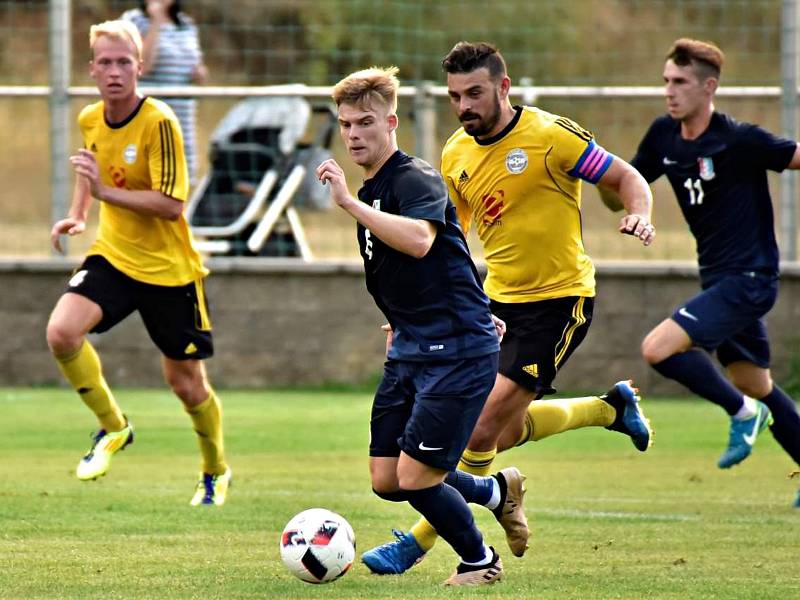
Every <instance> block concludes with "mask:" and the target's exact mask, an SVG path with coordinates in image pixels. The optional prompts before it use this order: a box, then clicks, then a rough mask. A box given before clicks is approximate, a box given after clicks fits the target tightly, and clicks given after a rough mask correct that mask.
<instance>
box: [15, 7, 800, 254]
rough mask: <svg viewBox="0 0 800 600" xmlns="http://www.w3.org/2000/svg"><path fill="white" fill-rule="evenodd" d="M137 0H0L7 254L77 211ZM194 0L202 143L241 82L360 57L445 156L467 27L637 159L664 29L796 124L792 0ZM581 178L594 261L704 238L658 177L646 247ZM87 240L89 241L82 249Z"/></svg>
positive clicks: (774, 124)
mask: <svg viewBox="0 0 800 600" xmlns="http://www.w3.org/2000/svg"><path fill="white" fill-rule="evenodd" d="M138 4H139V3H138V2H123V1H119V0H112V1H108V2H101V1H89V0H84V1H82V2H79V3H77V2H75V3H74V2H70V1H69V0H52V1H50V2H47V1H44V0H27V1H26V0H19V1H10V0H5V1H4V0H0V119H2V120H3V125H4V127H2V128H0V146H1V147H2V148H3V150H2V152H3V153H4V156H3V160H2V162H0V176H2V179H3V181H4V185H3V187H2V188H1V189H0V218H2V219H3V223H4V225H5V228H6V235H5V236H4V239H3V240H2V241H0V254H5V255H8V254H45V253H47V252H48V248H47V232H48V230H49V223H50V222H51V220H52V219H54V218H56V217H59V216H60V215H62V214H64V213H65V212H66V207H67V205H68V203H69V200H70V197H69V196H70V190H71V174H70V172H69V170H68V163H67V160H66V157H67V156H68V154H69V153H70V148H74V147H77V146H78V145H79V144H80V141H79V140H78V137H77V131H76V129H77V127H76V125H75V117H76V115H77V112H78V110H79V109H80V107H81V106H82V105H84V104H86V103H87V102H89V101H90V99H91V98H93V97H94V96H95V91H94V88H93V87H92V86H91V85H90V84H91V81H90V80H89V79H88V77H87V68H86V62H87V60H88V40H87V33H88V27H89V25H90V24H92V23H95V22H99V21H102V20H105V19H109V18H116V17H118V16H119V15H121V14H122V12H124V11H125V10H127V9H130V8H134V7H135V6H137V5H138ZM184 4H185V8H186V10H187V12H188V13H189V14H190V15H191V16H192V17H193V19H194V20H195V21H196V23H197V25H198V28H199V30H200V35H201V42H202V46H203V50H204V54H205V60H206V62H207V64H208V65H209V69H210V72H211V81H210V85H208V86H205V87H199V88H186V89H181V90H172V92H175V93H177V94H186V95H191V96H194V97H197V98H198V99H199V122H198V131H197V134H198V140H199V147H200V148H201V149H205V148H206V147H207V143H208V139H209V136H210V135H211V132H212V131H213V129H214V127H215V126H216V124H217V123H218V122H219V121H220V119H221V118H222V117H223V116H224V115H225V114H226V113H227V112H228V111H229V110H230V108H231V106H233V105H234V104H235V103H236V102H237V101H238V100H239V99H241V98H242V97H246V96H263V95H265V94H277V93H280V94H282V95H285V94H287V93H288V94H298V95H302V96H305V97H308V98H325V97H327V95H328V93H329V88H330V85H331V84H332V83H335V82H336V81H337V80H338V79H339V78H340V77H342V76H343V75H345V74H346V73H348V72H350V71H352V70H354V69H358V68H363V67H365V66H369V65H371V64H396V65H398V66H399V67H400V69H401V77H402V78H403V81H404V84H405V85H404V87H403V89H402V92H401V107H400V117H401V123H402V125H401V129H400V142H401V146H403V147H404V148H406V149H407V150H409V151H414V152H415V153H417V154H419V155H421V156H423V157H425V158H426V159H428V160H429V161H430V162H431V163H432V164H434V165H438V162H439V161H438V153H439V151H440V149H441V145H442V143H443V141H444V140H445V139H447V137H448V135H449V134H450V133H451V132H452V131H453V130H454V129H455V127H456V121H455V120H454V118H453V117H452V115H451V114H450V112H449V107H448V106H447V102H446V99H445V97H446V92H445V90H444V88H443V87H442V86H441V82H442V76H441V73H440V68H439V62H440V60H441V57H442V56H443V55H444V54H445V53H446V52H447V50H448V49H449V48H450V47H451V46H452V45H453V44H454V43H455V42H456V41H458V40H459V39H471V40H476V39H485V40H489V41H492V42H494V43H496V44H497V45H499V47H500V48H501V50H502V51H503V54H504V56H505V57H506V59H507V62H508V64H509V70H510V75H511V76H512V80H513V85H514V88H513V89H514V91H515V94H516V95H517V98H516V99H517V100H518V101H521V102H525V103H536V104H537V105H539V106H541V107H543V108H545V109H546V110H550V111H552V112H556V113H559V114H564V115H567V116H570V117H571V118H573V119H575V120H577V121H578V122H580V123H581V124H582V125H584V126H585V127H587V128H589V129H591V130H592V131H594V132H595V134H596V135H597V137H598V139H599V140H600V141H601V143H603V145H604V146H605V147H607V148H608V149H610V150H611V151H613V152H615V153H616V154H619V155H620V156H623V157H625V158H629V157H630V156H631V155H632V154H633V152H634V151H635V144H636V143H637V142H638V140H639V139H640V137H641V135H642V134H643V132H644V130H645V128H646V127H647V125H648V123H649V122H650V121H651V120H652V118H653V117H654V116H656V115H657V114H660V113H661V112H663V101H662V100H660V98H661V95H662V89H661V87H660V85H659V84H660V74H661V67H662V64H663V56H664V54H665V52H666V50H667V48H668V47H669V45H670V43H671V42H672V41H673V40H674V39H676V38H678V37H682V36H690V37H697V38H700V39H709V40H712V41H714V42H716V43H718V44H719V45H720V46H721V47H722V48H723V50H724V51H725V53H726V57H727V58H726V66H725V69H724V74H723V87H722V88H721V90H720V93H719V96H720V98H719V102H718V108H720V109H721V110H723V111H725V112H730V113H732V114H733V115H735V116H736V117H737V118H738V119H740V120H745V121H752V122H757V123H759V124H762V125H763V126H765V127H767V128H769V129H771V130H773V131H776V132H780V133H782V134H783V135H786V136H788V137H792V138H795V139H796V138H797V124H796V123H797V96H798V87H797V62H798V49H797V31H798V27H797V20H798V16H797V0H509V1H506V2H498V3H491V4H488V3H486V2H485V1H483V0H439V1H438V2H428V1H427V0H402V1H401V0H315V1H312V0H230V1H227V2H216V1H212V0H200V1H195V2H185V3H184ZM285 84H292V86H291V87H290V88H287V87H285ZM277 85H281V86H284V87H281V88H275V87H273V86H277ZM150 91H154V90H150ZM158 93H162V94H163V93H165V90H163V89H162V90H160V91H158ZM47 123H49V124H48V125H45V124H47ZM334 152H335V154H338V152H339V148H338V147H336V146H335V150H334ZM342 162H345V163H346V162H348V161H342ZM201 168H202V169H207V165H202V167H201ZM350 175H352V177H351V178H350V179H351V181H352V182H354V183H355V182H358V181H359V174H358V172H357V171H356V170H353V171H351V172H350ZM773 179H774V181H773V192H779V193H777V194H775V197H776V199H777V198H780V200H779V202H780V211H779V215H780V217H779V227H780V239H781V246H782V250H783V252H784V257H785V258H788V259H794V258H795V256H796V239H797V233H796V230H797V227H796V219H797V217H796V212H795V203H796V188H795V185H794V177H793V175H790V174H785V175H783V176H782V177H781V178H780V179H778V178H777V177H775V178H773ZM585 189H586V194H585V195H586V200H585V204H584V206H585V208H584V213H585V219H584V223H585V224H586V225H585V227H586V229H585V236H586V240H587V246H588V248H589V250H590V252H591V253H592V254H593V255H594V256H595V257H596V258H626V257H632V258H642V257H645V256H653V255H655V256H658V257H660V258H677V259H685V258H692V254H693V242H692V241H691V238H690V236H689V234H688V232H687V231H686V228H685V225H684V224H683V221H682V218H681V216H680V214H679V211H678V209H677V205H676V203H675V201H674V199H673V197H672V192H671V191H670V190H669V189H667V186H666V185H664V183H663V182H661V183H657V184H656V186H655V188H654V191H655V194H656V208H655V220H656V222H657V224H658V225H659V232H660V236H661V238H660V241H659V244H658V246H659V247H658V248H654V249H653V250H654V251H655V252H650V254H644V253H643V252H642V250H641V249H638V248H631V245H630V244H625V243H624V240H619V239H617V237H615V236H614V235H612V232H613V231H614V226H613V225H614V223H615V222H616V216H614V215H611V214H610V213H608V212H607V211H605V209H604V208H602V206H601V205H600V203H599V202H598V201H595V200H596V195H595V193H594V191H593V190H592V189H591V186H586V188H585ZM300 219H301V220H302V221H303V222H304V223H305V224H306V230H307V232H308V238H309V241H310V245H311V247H312V250H313V251H314V254H315V255H317V256H324V257H333V256H352V255H354V253H355V246H354V242H353V239H352V224H351V222H350V221H349V220H348V219H346V218H344V217H343V216H342V215H341V214H339V212H337V211H324V212H311V211H301V213H300ZM84 246H85V245H84V242H82V241H79V240H78V241H76V243H74V244H73V245H72V248H71V251H72V252H73V253H77V252H80V251H82V249H83V248H84Z"/></svg>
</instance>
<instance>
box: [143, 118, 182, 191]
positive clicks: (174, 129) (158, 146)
mask: <svg viewBox="0 0 800 600" xmlns="http://www.w3.org/2000/svg"><path fill="white" fill-rule="evenodd" d="M149 146H150V155H149V164H150V182H151V188H152V189H153V190H156V191H159V192H161V193H162V194H164V195H165V196H169V197H171V198H174V199H175V200H181V201H186V199H187V197H188V195H189V172H188V168H187V166H186V156H185V155H184V149H183V135H182V134H181V128H180V125H178V122H177V120H173V119H169V118H163V119H160V120H158V121H157V122H156V123H155V125H154V126H153V127H152V131H151V134H150V144H149Z"/></svg>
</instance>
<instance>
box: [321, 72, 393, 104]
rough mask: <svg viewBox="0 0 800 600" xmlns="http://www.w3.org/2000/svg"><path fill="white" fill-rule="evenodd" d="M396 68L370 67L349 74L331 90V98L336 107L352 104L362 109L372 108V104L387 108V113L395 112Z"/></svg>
mask: <svg viewBox="0 0 800 600" xmlns="http://www.w3.org/2000/svg"><path fill="white" fill-rule="evenodd" d="M399 70H400V69H398V68H397V67H370V68H369V69H364V70H362V71H356V72H355V73H350V75H348V76H347V77H345V78H344V79H342V80H341V81H340V82H339V83H337V84H336V85H335V86H334V88H333V93H332V94H331V97H332V98H333V101H334V102H335V103H336V106H339V105H341V104H352V105H354V106H358V107H359V108H362V109H368V108H374V106H373V103H374V102H377V103H378V104H379V105H381V106H384V107H387V108H388V109H389V113H390V114H393V113H395V112H396V111H397V89H398V88H399V87H400V82H399V81H398V79H397V73H398V72H399Z"/></svg>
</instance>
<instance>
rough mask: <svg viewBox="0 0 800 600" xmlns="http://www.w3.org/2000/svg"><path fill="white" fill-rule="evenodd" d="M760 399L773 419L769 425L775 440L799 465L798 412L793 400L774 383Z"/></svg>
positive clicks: (799, 436)
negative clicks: (768, 391)
mask: <svg viewBox="0 0 800 600" xmlns="http://www.w3.org/2000/svg"><path fill="white" fill-rule="evenodd" d="M761 401H762V402H763V403H764V404H766V405H767V408H768V409H769V410H770V412H771V413H772V418H773V419H774V420H775V422H774V423H773V424H772V427H770V430H771V431H772V436H773V437H774V438H775V441H777V442H778V443H779V444H780V445H781V446H782V447H783V449H784V450H786V453H787V454H788V455H789V456H791V457H792V459H793V460H794V462H796V463H797V464H798V465H800V414H798V412H797V405H795V403H794V400H792V399H791V398H789V396H787V395H786V392H784V391H783V390H782V389H781V388H779V387H778V386H777V385H775V386H773V387H772V391H771V392H770V393H769V394H767V395H766V396H764V397H763V398H761Z"/></svg>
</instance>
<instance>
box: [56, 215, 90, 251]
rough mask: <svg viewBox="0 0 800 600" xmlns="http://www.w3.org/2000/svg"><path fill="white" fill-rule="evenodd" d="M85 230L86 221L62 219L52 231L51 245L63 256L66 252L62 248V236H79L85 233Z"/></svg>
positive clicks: (69, 218)
mask: <svg viewBox="0 0 800 600" xmlns="http://www.w3.org/2000/svg"><path fill="white" fill-rule="evenodd" d="M85 230H86V222H85V221H81V220H80V219H74V218H72V217H67V218H66V219H61V220H60V221H56V223H55V225H53V228H52V229H51V230H50V244H51V245H52V246H53V248H55V250H56V252H60V253H62V254H63V253H64V250H63V249H62V248H61V236H62V235H64V234H67V235H78V234H81V233H83V232H84V231H85Z"/></svg>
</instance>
